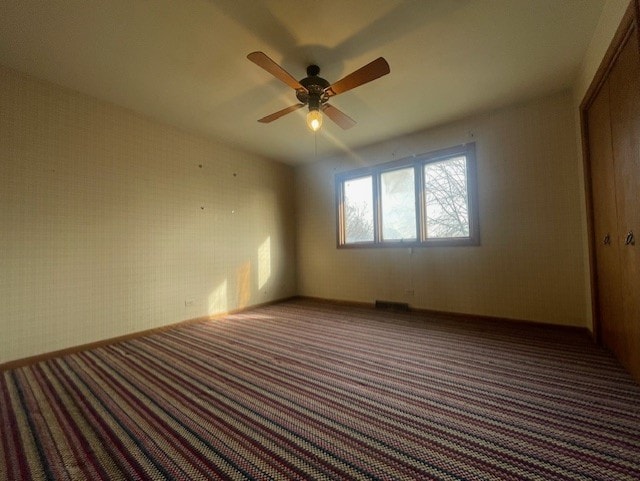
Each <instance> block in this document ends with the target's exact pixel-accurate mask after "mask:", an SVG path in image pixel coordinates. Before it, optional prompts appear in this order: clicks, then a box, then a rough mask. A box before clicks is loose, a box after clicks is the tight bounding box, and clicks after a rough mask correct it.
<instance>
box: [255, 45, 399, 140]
mask: <svg viewBox="0 0 640 481" xmlns="http://www.w3.org/2000/svg"><path fill="white" fill-rule="evenodd" d="M247 58H248V59H249V60H251V61H252V62H253V63H255V64H256V65H258V66H259V67H262V68H263V69H265V70H266V71H267V72H269V73H270V74H271V75H273V76H274V77H275V78H277V79H278V80H281V81H282V82H284V83H286V84H287V85H288V86H289V87H291V88H293V89H294V90H295V91H296V97H297V99H298V101H299V103H297V104H295V105H292V106H291V107H287V108H286V109H282V110H278V111H277V112H274V113H272V114H271V115H267V116H266V117H263V118H261V119H259V120H258V122H262V123H264V124H267V123H269V122H273V121H274V120H277V119H279V118H280V117H282V116H283V115H286V114H288V113H290V112H293V111H295V110H298V109H300V108H302V107H304V106H305V105H308V106H309V113H308V114H307V125H308V126H309V128H310V129H311V130H313V131H314V132H315V131H317V130H318V129H319V128H320V126H321V125H322V112H324V113H325V114H326V115H327V117H329V118H330V119H331V120H333V121H334V122H335V123H336V124H338V125H339V126H340V127H342V128H343V129H350V128H351V127H353V126H354V125H355V124H356V121H355V120H353V119H352V118H351V117H349V116H348V115H347V114H345V113H344V112H342V111H341V110H339V109H337V108H336V107H334V106H333V105H329V103H328V102H329V99H330V98H331V97H334V96H336V95H338V94H341V93H343V92H346V91H348V90H351V89H354V88H356V87H359V86H360V85H363V84H366V83H367V82H371V81H372V80H375V79H377V78H379V77H382V76H383V75H387V74H388V73H389V72H391V70H390V69H389V64H388V63H387V61H386V60H385V59H384V58H382V57H379V58H377V59H376V60H374V61H373V62H370V63H368V64H367V65H365V66H364V67H361V68H359V69H358V70H356V71H355V72H352V73H350V74H349V75H347V76H346V77H343V78H342V79H340V80H338V81H337V82H334V83H333V84H330V83H329V82H327V81H326V80H325V79H323V78H322V77H320V76H319V74H320V67H318V66H317V65H309V66H308V67H307V76H306V77H305V78H303V79H301V80H300V81H298V80H296V79H295V78H293V77H292V76H291V75H290V74H289V73H288V72H287V71H286V70H284V69H283V68H282V67H281V66H280V65H278V64H277V63H275V62H274V61H273V60H271V59H270V58H269V57H268V56H267V55H266V54H265V53H264V52H252V53H250V54H249V55H247Z"/></svg>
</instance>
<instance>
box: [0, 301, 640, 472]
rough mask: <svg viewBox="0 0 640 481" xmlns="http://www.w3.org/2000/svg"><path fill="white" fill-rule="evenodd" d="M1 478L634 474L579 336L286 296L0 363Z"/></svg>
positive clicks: (635, 402)
mask: <svg viewBox="0 0 640 481" xmlns="http://www.w3.org/2000/svg"><path fill="white" fill-rule="evenodd" d="M0 421H1V425H0V428H1V430H2V431H1V435H0V479H6V480H28V479H37V480H40V479H47V480H83V479H86V480H99V479H108V480H135V479H140V480H144V479H151V480H165V479H175V480H199V479H339V480H343V479H385V480H409V479H423V480H426V479H437V480H607V481H613V480H638V479H640V387H639V386H638V385H637V384H634V382H633V381H632V380H631V378H630V377H629V376H628V375H627V374H626V373H625V372H624V371H623V370H622V369H621V368H620V367H619V365H618V364H617V362H616V361H615V360H614V359H613V358H612V357H611V356H610V355H609V354H607V353H606V352H605V351H603V350H601V349H599V348H598V347H596V346H595V345H593V343H592V342H591V341H590V340H589V339H588V337H587V336H586V335H585V334H582V333H580V332H577V331H572V330H562V329H557V330H555V329H548V328H547V329H545V328H542V327H538V326H529V325H524V326H523V325H517V326H516V325H503V324H498V323H491V322H483V321H475V322H471V321H469V322H466V321H453V320H447V319H438V318H435V317H426V316H422V317H421V316H418V315H410V314H397V313H388V312H380V311H375V310H372V309H366V308H354V307H348V308H345V307H338V306H333V305H329V304H321V303H314V302H312V301H308V300H295V301H291V302H286V303H282V304H277V305H272V306H268V307H263V308H258V309H255V310H252V311H249V312H245V313H242V314H237V315H231V316H228V317H226V318H224V319H220V320H215V321H209V322H202V323H197V324H190V325H185V326H182V327H180V328H177V329H173V330H170V331H165V332H163V333H159V334H154V335H150V336H146V337H142V338H138V339H135V340H130V341H126V342H121V343H118V344H113V345H110V346H106V347H102V348H98V349H93V350H91V351H86V352H82V353H78V354H74V355H69V356H65V357H62V358H58V359H55V360H50V361H45V362H41V363H38V364H35V365H32V366H30V367H25V368H20V369H15V370H11V371H5V372H4V373H2V376H0Z"/></svg>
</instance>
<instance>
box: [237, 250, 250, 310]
mask: <svg viewBox="0 0 640 481" xmlns="http://www.w3.org/2000/svg"><path fill="white" fill-rule="evenodd" d="M237 288H238V289H237V292H238V306H237V307H238V308H240V309H242V308H243V307H247V306H248V305H249V301H250V300H251V261H249V260H247V261H246V262H244V263H243V264H242V265H241V266H240V267H238V270H237Z"/></svg>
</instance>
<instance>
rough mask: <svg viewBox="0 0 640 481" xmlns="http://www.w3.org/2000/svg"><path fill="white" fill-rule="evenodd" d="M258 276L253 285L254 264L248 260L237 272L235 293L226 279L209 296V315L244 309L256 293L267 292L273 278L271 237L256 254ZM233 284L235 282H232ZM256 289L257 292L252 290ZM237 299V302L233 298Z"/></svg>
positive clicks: (268, 237) (261, 245)
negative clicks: (269, 282)
mask: <svg viewBox="0 0 640 481" xmlns="http://www.w3.org/2000/svg"><path fill="white" fill-rule="evenodd" d="M256 260H257V276H255V279H254V280H255V286H253V285H252V263H251V259H250V258H249V259H246V260H245V261H244V262H242V263H241V264H240V265H239V266H238V267H237V268H236V270H235V273H234V276H235V291H234V292H232V291H230V289H229V279H228V278H225V279H224V280H223V281H222V282H220V283H219V284H218V285H217V286H216V287H215V288H214V289H213V290H212V291H211V292H210V293H209V295H208V298H207V301H208V302H207V314H208V315H210V316H211V315H214V314H220V313H223V312H228V311H230V310H233V309H243V308H245V307H247V306H249V305H250V304H251V300H252V297H253V294H254V293H259V292H261V291H266V289H267V287H268V281H269V279H270V278H271V236H267V237H266V238H265V240H264V241H263V242H262V243H261V244H260V246H259V247H258V250H257V252H256ZM232 282H233V280H232ZM252 287H255V290H254V289H252ZM234 297H235V302H233V300H234V299H233V298H234Z"/></svg>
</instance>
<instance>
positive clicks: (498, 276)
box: [296, 92, 588, 326]
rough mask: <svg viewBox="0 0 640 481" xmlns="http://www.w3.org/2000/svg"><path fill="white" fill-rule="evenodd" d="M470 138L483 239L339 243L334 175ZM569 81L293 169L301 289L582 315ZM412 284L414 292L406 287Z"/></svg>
mask: <svg viewBox="0 0 640 481" xmlns="http://www.w3.org/2000/svg"><path fill="white" fill-rule="evenodd" d="M469 141H475V142H476V153H477V163H478V179H479V180H478V182H479V185H478V188H479V205H480V232H481V244H482V245H481V246H479V247H450V248H442V247H431V248H415V249H413V250H411V249H408V248H393V249H336V225H335V198H334V195H335V194H334V175H335V173H336V172H342V171H346V170H350V169H353V168H355V167H359V166H362V165H369V164H377V163H381V162H386V161H389V160H393V159H399V158H403V157H407V156H410V155H414V154H420V153H425V152H429V151H432V150H435V149H440V148H445V147H449V146H453V145H457V144H461V143H465V142H469ZM577 156H578V153H577V148H576V142H575V123H574V115H573V110H572V97H571V93H570V92H564V93H560V94H557V95H554V96H551V97H548V98H543V99H540V100H537V101H533V102H531V103H528V104H526V105H521V106H517V107H513V108H510V109H506V110H502V111H498V112H493V113H489V114H485V115H480V116H477V117H474V118H471V119H468V120H463V121H460V122H456V123H453V124H451V125H447V126H443V127H440V128H436V129H433V130H428V131H425V132H420V133H416V134H414V135H410V136H406V137H402V138H398V139H395V140H393V141H389V142H384V143H381V144H379V145H376V146H373V147H370V148H367V149H363V150H361V151H358V152H355V153H352V154H349V155H343V156H341V157H338V158H334V159H330V160H322V161H318V162H315V163H313V164H309V165H305V166H301V167H299V168H297V169H296V191H297V195H296V198H297V226H298V237H297V238H298V250H297V255H298V261H297V272H298V274H297V276H298V292H299V293H300V294H302V295H307V296H314V297H322V298H330V299H342V300H352V301H361V302H373V301H374V300H376V299H384V300H392V301H400V302H408V303H409V304H410V305H412V306H415V307H419V308H426V309H436V310H442V311H452V312H459V313H470V314H479V315H490V316H499V317H506V318H513V319H523V320H531V321H541V322H551V323H557V324H565V325H576V326H585V325H586V318H587V315H588V313H587V311H588V304H587V301H586V298H585V289H584V285H585V277H586V271H585V265H584V262H583V258H584V252H583V244H582V242H581V229H582V228H583V225H582V223H581V209H582V204H581V192H580V186H579V181H578V178H579V172H578V170H579V165H578V162H577ZM411 291H413V294H411Z"/></svg>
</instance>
